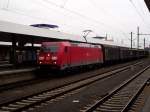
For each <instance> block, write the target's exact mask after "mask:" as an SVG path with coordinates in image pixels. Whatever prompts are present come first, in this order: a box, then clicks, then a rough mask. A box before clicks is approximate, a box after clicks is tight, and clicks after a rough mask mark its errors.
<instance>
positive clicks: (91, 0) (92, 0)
mask: <svg viewBox="0 0 150 112" xmlns="http://www.w3.org/2000/svg"><path fill="white" fill-rule="evenodd" d="M88 1H89V2H90V3H91V4H92V5H93V7H95V8H96V7H97V6H96V3H95V2H94V0H88ZM98 8H100V9H102V10H103V11H104V12H105V13H107V14H108V15H110V16H111V17H112V18H114V16H113V15H112V14H111V13H110V12H108V11H106V10H105V9H104V8H102V7H98ZM115 18H116V17H115ZM117 20H118V18H117ZM114 21H116V19H114ZM117 22H118V21H117ZM121 25H122V23H121ZM122 26H124V25H122ZM119 31H121V32H122V34H123V35H124V37H127V34H126V33H125V32H124V31H123V30H122V28H121V29H119Z"/></svg>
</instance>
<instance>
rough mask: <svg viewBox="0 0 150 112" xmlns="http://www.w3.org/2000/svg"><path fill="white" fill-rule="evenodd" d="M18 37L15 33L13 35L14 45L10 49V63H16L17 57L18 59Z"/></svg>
mask: <svg viewBox="0 0 150 112" xmlns="http://www.w3.org/2000/svg"><path fill="white" fill-rule="evenodd" d="M16 46H17V45H16V38H15V36H14V35H12V47H11V51H10V63H12V64H14V65H16V64H17V59H16Z"/></svg>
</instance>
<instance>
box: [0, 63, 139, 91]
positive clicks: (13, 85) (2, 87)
mask: <svg viewBox="0 0 150 112" xmlns="http://www.w3.org/2000/svg"><path fill="white" fill-rule="evenodd" d="M138 63H141V61H140V62H139V61H135V62H133V64H138ZM130 64H131V63H130ZM130 64H127V65H123V66H121V67H126V66H128V65H130ZM121 67H117V68H121ZM115 69H116V68H115ZM111 70H112V69H110V70H106V71H104V72H103V73H105V72H109V71H111ZM7 72H8V76H5V77H4V78H7V80H8V79H9V78H8V77H9V76H10V75H11V74H10V72H9V71H7ZM1 74H2V73H0V75H1ZM15 74H16V73H15ZM5 75H7V74H5ZM96 75H97V74H96ZM3 76H4V75H3ZM33 76H34V75H33ZM93 76H95V75H93ZM93 76H91V77H93ZM11 77H12V76H11ZM4 78H3V77H1V76H0V79H1V80H6V79H4ZM86 78H90V77H86ZM86 78H84V79H86ZM19 79H20V80H17V81H16V82H15V81H14V79H13V81H12V82H11V81H10V79H9V81H7V80H6V81H5V82H6V83H5V82H4V81H0V91H5V90H8V89H12V88H17V87H20V86H25V85H29V84H34V83H36V82H37V83H40V82H42V81H46V80H49V79H50V78H47V79H45V78H44V77H43V78H42V79H41V78H40V79H39V78H38V77H33V78H32V77H31V78H29V79H26V80H24V78H23V79H21V78H20V75H19ZM1 82H2V83H1ZM7 82H8V83H7Z"/></svg>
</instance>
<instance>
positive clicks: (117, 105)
mask: <svg viewBox="0 0 150 112" xmlns="http://www.w3.org/2000/svg"><path fill="white" fill-rule="evenodd" d="M103 105H105V106H114V107H124V105H123V104H120V103H119V104H112V103H111V104H110V103H104V104H103Z"/></svg>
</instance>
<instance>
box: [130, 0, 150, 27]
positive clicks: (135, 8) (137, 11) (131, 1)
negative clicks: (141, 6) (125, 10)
mask: <svg viewBox="0 0 150 112" xmlns="http://www.w3.org/2000/svg"><path fill="white" fill-rule="evenodd" d="M129 1H130V3H131V4H132V6H133V8H134V10H135V11H136V13H137V14H138V15H139V17H140V18H141V20H142V22H143V23H144V24H145V26H146V27H148V26H147V23H146V22H145V19H144V18H143V16H142V15H141V13H140V12H139V10H138V9H137V7H136V5H135V4H134V2H133V0H129ZM148 28H150V27H148Z"/></svg>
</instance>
